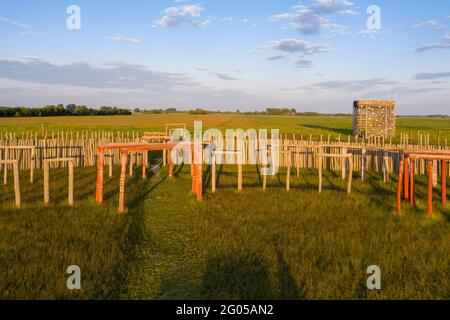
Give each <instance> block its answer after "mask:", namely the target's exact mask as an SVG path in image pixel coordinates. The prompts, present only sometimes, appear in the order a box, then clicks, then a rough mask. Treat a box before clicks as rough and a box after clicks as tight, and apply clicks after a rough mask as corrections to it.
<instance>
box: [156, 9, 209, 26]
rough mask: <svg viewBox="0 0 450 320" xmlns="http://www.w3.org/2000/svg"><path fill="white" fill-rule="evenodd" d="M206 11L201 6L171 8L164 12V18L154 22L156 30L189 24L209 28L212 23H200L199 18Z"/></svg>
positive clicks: (207, 21)
mask: <svg viewBox="0 0 450 320" xmlns="http://www.w3.org/2000/svg"><path fill="white" fill-rule="evenodd" d="M203 11H204V7H203V6H201V5H196V4H190V5H183V6H179V7H175V6H174V7H169V8H167V9H165V10H164V15H163V16H162V18H160V19H158V20H155V21H154V22H153V27H154V28H170V27H175V26H179V25H181V24H183V23H188V24H191V25H195V26H207V25H208V24H209V23H210V22H211V21H210V20H205V21H199V19H198V18H199V17H200V16H201V14H202V12H203Z"/></svg>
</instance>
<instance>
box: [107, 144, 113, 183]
mask: <svg viewBox="0 0 450 320" xmlns="http://www.w3.org/2000/svg"><path fill="white" fill-rule="evenodd" d="M113 160H114V155H113V151H112V149H110V150H109V159H108V163H109V177H110V178H112V176H113Z"/></svg>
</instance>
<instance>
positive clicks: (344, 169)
mask: <svg viewBox="0 0 450 320" xmlns="http://www.w3.org/2000/svg"><path fill="white" fill-rule="evenodd" d="M341 153H342V154H343V155H345V154H347V148H342V150H341ZM346 165H347V161H346V159H345V158H344V157H343V158H341V175H342V180H344V179H345V176H346V173H347V172H346V168H345V166H346Z"/></svg>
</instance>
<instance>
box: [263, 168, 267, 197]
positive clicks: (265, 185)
mask: <svg viewBox="0 0 450 320" xmlns="http://www.w3.org/2000/svg"><path fill="white" fill-rule="evenodd" d="M263 168H266V167H263ZM266 173H267V172H266ZM266 189H267V174H264V175H263V191H266Z"/></svg>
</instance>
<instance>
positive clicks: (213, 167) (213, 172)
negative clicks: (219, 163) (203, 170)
mask: <svg viewBox="0 0 450 320" xmlns="http://www.w3.org/2000/svg"><path fill="white" fill-rule="evenodd" d="M211 188H212V192H213V193H214V192H216V156H215V155H214V152H213V154H212V156H211Z"/></svg>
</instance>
